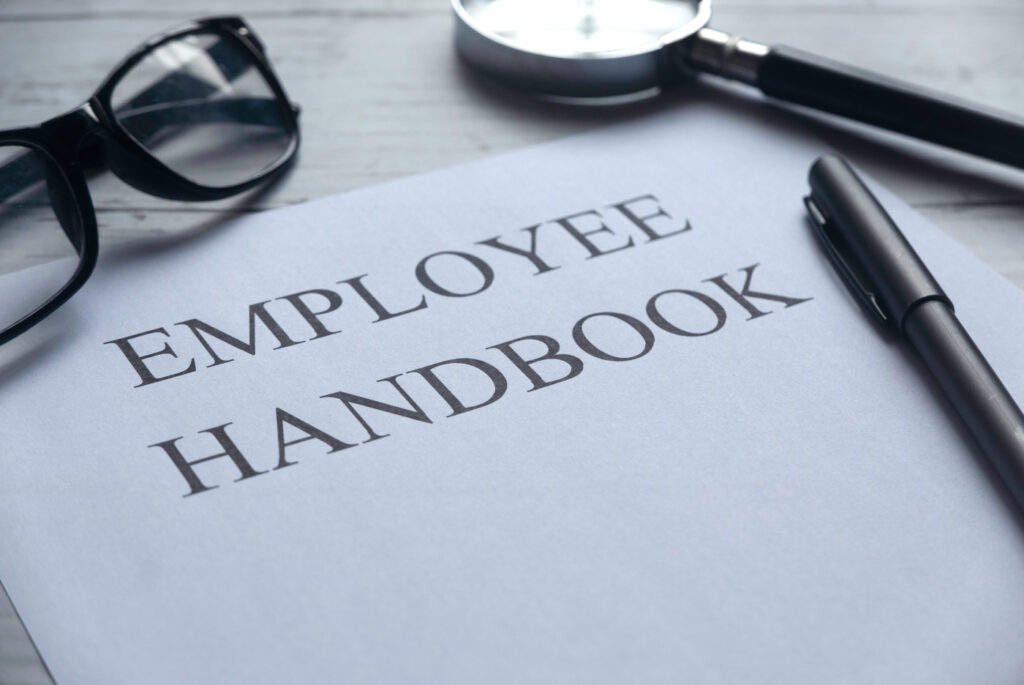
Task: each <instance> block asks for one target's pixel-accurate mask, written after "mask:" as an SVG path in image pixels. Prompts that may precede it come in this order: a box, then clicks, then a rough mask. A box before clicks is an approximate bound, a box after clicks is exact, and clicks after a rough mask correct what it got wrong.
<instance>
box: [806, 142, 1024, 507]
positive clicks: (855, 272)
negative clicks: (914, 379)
mask: <svg viewBox="0 0 1024 685" xmlns="http://www.w3.org/2000/svg"><path fill="white" fill-rule="evenodd" d="M810 184H811V194H810V195H809V196H808V197H806V198H804V204H806V205H807V211H808V212H810V215H811V221H812V223H813V224H814V226H815V227H816V229H817V233H818V236H819V237H820V238H821V241H822V244H823V245H824V247H825V251H826V252H827V253H828V256H829V258H830V259H831V261H832V264H833V266H835V268H836V270H837V271H838V272H839V274H840V275H841V276H842V277H843V279H844V280H845V281H846V284H847V285H848V286H849V288H850V290H851V291H852V292H853V293H854V295H856V297H857V298H858V299H859V300H860V301H861V303H862V304H863V305H864V306H865V308H867V310H868V311H869V312H870V313H871V314H872V315H874V316H875V317H876V318H878V319H879V320H880V321H881V322H882V324H883V325H884V326H888V327H889V328H891V329H892V330H894V331H895V332H896V333H898V334H899V335H900V336H901V337H903V338H905V339H906V340H907V341H909V342H910V344H911V345H912V346H913V347H914V349H915V350H916V351H917V353H918V355H919V356H920V357H921V360H922V361H923V362H924V363H925V365H926V366H927V367H928V369H929V370H930V371H931V373H932V375H933V376H934V377H935V379H936V380H937V381H938V383H939V385H940V386H941V387H942V390H943V392H944V393H945V394H946V397H948V398H949V401H950V402H951V403H952V404H953V406H954V407H955V408H956V410H957V412H958V413H959V414H960V417H961V418H963V420H964V423H965V424H966V425H967V428H968V430H970V432H971V434H972V435H973V436H974V438H975V440H977V441H978V444H979V445H980V446H981V448H982V450H983V451H984V453H985V455H986V456H987V457H988V459H989V461H990V462H991V463H992V465H993V466H995V468H996V470H997V471H998V472H999V475H1000V476H1001V477H1002V479H1003V482H1004V483H1005V484H1006V486H1007V488H1009V490H1010V493H1011V494H1012V495H1013V498H1014V500H1016V502H1017V505H1018V506H1019V507H1020V508H1021V509H1022V510H1024V415H1022V414H1021V411H1020V408H1019V407H1018V406H1017V404H1016V403H1015V402H1014V401H1013V398H1012V397H1010V393H1009V392H1007V390H1006V388H1005V387H1004V386H1003V384H1002V382H1001V381H1000V380H999V378H998V376H996V374H995V372H994V371H993V370H992V367H990V366H989V364H988V362H987V361H985V357H984V356H982V354H981V352H980V351H979V350H978V348H977V346H975V344H974V341H973V340H971V337H970V336H969V335H968V334H967V331H965V330H964V327H963V326H962V325H961V324H960V321H959V320H958V319H957V318H956V314H954V312H953V303H952V302H950V300H949V298H948V297H947V296H946V293H944V292H943V291H942V288H941V287H939V284H938V283H937V282H936V281H935V278H934V277H933V276H932V275H931V273H930V272H929V271H928V268H927V267H926V266H925V265H924V263H922V262H921V258H920V257H918V256H917V253H916V252H914V248H912V247H911V246H910V243H908V242H907V239H906V238H905V237H904V236H903V234H902V233H901V232H900V230H899V228H897V226H896V224H895V223H894V222H893V220H892V218H890V217H889V215H888V214H887V213H886V211H885V209H883V208H882V206H881V205H880V204H879V203H878V200H876V199H875V197H874V196H873V195H872V194H871V191H869V190H868V189H867V187H865V185H864V184H863V183H862V182H861V180H860V179H859V178H858V177H857V175H856V174H855V173H854V171H853V169H851V168H850V167H849V165H847V164H846V162H845V161H843V160H842V159H840V158H839V157H836V156H833V155H828V156H825V157H821V158H819V159H818V161H817V162H815V163H814V166H812V167H811V172H810Z"/></svg>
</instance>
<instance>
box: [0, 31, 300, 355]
mask: <svg viewBox="0 0 1024 685" xmlns="http://www.w3.org/2000/svg"><path fill="white" fill-rule="evenodd" d="M298 113H299V110H298V107H296V106H295V105H293V104H291V103H290V102H289V101H288V98H287V96H286V95H285V92H284V89H283V88H282V87H281V84H280V82H279V81H278V80H277V77H276V76H275V75H274V72H273V70H272V69H271V67H270V63H269V62H268V61H267V58H266V55H265V54H264V49H263V45H262V44H261V43H260V41H259V39H258V38H257V37H256V35H255V34H254V33H253V32H252V30H251V29H250V28H249V27H248V26H247V25H246V23H245V22H244V21H243V20H242V19H241V18H240V17H212V18H209V19H203V20H199V21H195V22H192V23H189V24H188V25H186V26H184V27H181V28H179V29H176V30H173V31H170V32H167V33H164V34H161V35H158V36H155V37H153V38H151V39H150V40H148V41H146V42H145V43H144V44H143V45H142V46H140V47H139V48H137V49H136V50H135V51H134V52H132V53H131V54H130V55H128V57H127V58H126V59H125V60H124V61H123V62H122V63H121V64H120V65H119V66H118V67H117V68H116V69H114V71H113V72H112V73H111V74H110V76H108V77H107V79H106V80H105V81H104V82H103V84H102V85H101V86H100V87H99V89H98V90H97V91H96V92H95V94H93V96H92V97H91V98H90V99H89V100H88V101H87V102H86V103H84V104H82V105H81V106H80V107H78V108H76V109H74V110H72V111H70V112H68V113H66V114H63V115H61V116H59V117H56V118H54V119H50V120H48V121H45V122H43V123H42V124H39V125H38V126H33V127H29V128H19V129H11V130H8V131H0V254H2V253H3V252H5V251H7V250H18V249H19V248H21V246H26V247H29V248H30V249H31V251H32V252H33V253H41V254H45V255H46V257H47V258H48V259H52V261H48V262H47V263H46V264H43V265H41V266H39V267H37V268H36V269H33V270H31V271H28V272H25V273H24V274H22V275H21V276H22V277H19V279H18V284H19V288H18V291H17V292H4V293H3V295H2V296H0V344H2V343H4V342H7V341H8V340H11V339H12V338H14V337H15V336H17V335H20V334H21V333H24V332H25V331H26V330H28V329H29V328H31V327H32V326H34V325H35V324H37V323H39V322H40V321H42V320H43V319H44V318H45V317H46V316H48V315H49V314H51V313H52V312H53V311H54V310H56V309H57V308H58V307H60V305H62V304H63V303H64V302H66V301H67V300H68V298H69V297H71V296H72V295H73V294H74V293H75V292H76V291H77V290H78V289H79V288H80V287H82V284H83V283H85V281H86V279H87V278H88V277H89V274H90V273H92V270H93V267H94V266H95V265H96V255H97V243H98V237H97V230H96V213H95V210H94V209H93V205H92V200H91V199H90V197H89V191H88V188H87V187H86V182H85V175H84V170H91V169H93V168H98V167H102V166H106V167H107V168H109V169H110V170H111V171H113V172H114V174H115V175H117V176H118V177H119V178H120V179H121V180H123V181H124V182H125V183H128V184H129V185H131V186H133V187H135V188H138V189H139V190H141V191H143V192H146V193H149V194H151V195H155V196H158V197H163V198H168V199H171V200H185V201H198V200H217V199H221V198H225V197H228V196H230V195H235V194H237V193H241V192H243V191H245V190H248V189H250V188H252V187H254V186H256V185H258V184H259V183H261V182H263V181H265V180H267V179H268V178H269V177H270V176H272V175H274V174H276V173H278V172H280V171H281V170H282V169H284V168H285V167H286V166H287V165H288V163H289V162H290V161H291V160H292V159H293V158H294V157H295V152H296V150H297V149H298V146H299V131H298ZM65 256H66V257H67V259H60V258H59V257H65ZM8 290H9V289H8Z"/></svg>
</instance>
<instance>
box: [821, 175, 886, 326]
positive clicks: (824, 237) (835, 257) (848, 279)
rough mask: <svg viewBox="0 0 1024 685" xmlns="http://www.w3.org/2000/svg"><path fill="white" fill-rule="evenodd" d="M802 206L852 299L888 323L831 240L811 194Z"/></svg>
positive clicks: (825, 217) (862, 280) (828, 223)
mask: <svg viewBox="0 0 1024 685" xmlns="http://www.w3.org/2000/svg"><path fill="white" fill-rule="evenodd" d="M804 205H805V206H806V207H807V213H808V214H809V215H810V217H811V223H812V224H813V225H814V228H815V230H816V232H817V234H818V237H819V238H820V239H821V244H822V245H823V246H824V247H825V254H827V255H828V258H829V260H830V261H831V262H832V265H833V266H834V267H835V270H836V271H837V272H838V273H839V275H840V276H841V277H842V279H843V281H844V282H845V283H846V287H847V288H849V289H850V292H852V293H853V295H854V297H856V298H857V299H858V300H860V303H861V304H862V305H863V306H864V308H865V309H867V310H868V311H869V312H870V313H871V314H873V315H874V316H875V317H877V318H878V320H879V321H880V322H881V323H883V324H886V323H888V321H889V317H888V316H886V314H885V312H884V311H883V310H882V307H881V306H880V305H879V304H878V298H877V297H875V293H874V292H872V291H871V290H870V289H869V288H868V287H867V286H866V285H865V283H866V282H867V281H866V279H865V278H863V277H861V276H858V275H857V272H856V270H855V269H854V268H853V267H852V266H851V265H850V260H848V259H846V258H845V257H844V256H843V252H842V250H841V249H840V247H839V246H838V245H837V244H836V241H835V240H834V239H833V237H832V230H831V226H832V223H831V221H830V220H829V217H828V215H827V214H826V213H825V211H824V210H823V209H822V208H821V205H820V204H818V202H817V201H816V200H815V199H814V196H813V194H811V195H808V196H806V197H805V198H804Z"/></svg>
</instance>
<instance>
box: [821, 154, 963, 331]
mask: <svg viewBox="0 0 1024 685" xmlns="http://www.w3.org/2000/svg"><path fill="white" fill-rule="evenodd" d="M810 184H811V197H812V198H813V200H814V202H815V204H816V205H817V206H818V207H819V209H820V210H821V211H822V212H823V214H824V215H825V216H824V219H825V228H824V231H823V235H824V236H825V237H826V239H827V240H830V241H831V243H832V245H831V247H832V248H833V250H834V251H835V252H836V253H837V254H838V255H839V256H840V257H841V258H842V260H843V261H844V262H845V263H846V266H847V267H848V268H849V269H851V270H854V271H855V272H856V274H857V276H858V280H859V281H860V282H861V284H862V287H864V288H865V289H866V290H867V291H868V292H867V293H866V294H867V296H868V297H869V298H870V299H873V300H874V301H875V302H877V304H878V305H879V306H880V307H881V309H882V312H883V313H884V314H885V316H886V318H887V319H888V320H889V321H890V322H892V323H893V324H894V325H896V326H898V327H899V331H900V333H902V332H903V324H904V321H905V319H906V315H907V313H908V312H910V311H911V310H912V309H913V308H914V307H915V306H916V305H918V304H920V303H921V302H923V301H926V300H941V301H942V302H945V303H946V304H947V305H948V306H949V307H950V308H952V306H953V305H952V303H951V302H950V301H949V298H948V297H947V296H946V293H944V292H943V291H942V288H941V287H939V284H938V283H937V282H936V281H935V278H934V277H933V276H932V274H931V272H930V271H928V268H927V267H926V266H925V265H924V263H923V262H922V261H921V258H920V257H918V255H917V253H916V252H915V251H914V248H913V247H911V246H910V243H909V242H907V239H906V238H905V237H904V236H903V233H902V232H900V229H899V228H898V227H897V226H896V223H895V222H894V221H893V220H892V218H891V217H890V216H889V214H888V213H887V212H886V211H885V209H884V208H883V207H882V205H881V204H879V202H878V200H877V199H875V196H874V195H872V193H871V191H870V190H868V188H867V186H865V185H864V183H863V182H862V181H861V180H860V178H859V177H858V176H857V174H856V173H855V172H854V171H853V169H851V168H850V166H849V165H848V164H847V163H846V162H845V161H844V160H843V159H841V158H840V157H837V156H835V155H825V156H823V157H821V158H819V159H818V161H816V162H815V163H814V165H813V166H812V167H811V172H810Z"/></svg>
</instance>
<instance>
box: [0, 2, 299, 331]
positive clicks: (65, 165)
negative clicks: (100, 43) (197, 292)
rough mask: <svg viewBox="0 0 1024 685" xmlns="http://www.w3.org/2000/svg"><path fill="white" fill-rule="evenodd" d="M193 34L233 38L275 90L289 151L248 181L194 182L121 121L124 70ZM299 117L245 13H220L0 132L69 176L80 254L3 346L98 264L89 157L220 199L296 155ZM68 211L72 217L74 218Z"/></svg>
mask: <svg viewBox="0 0 1024 685" xmlns="http://www.w3.org/2000/svg"><path fill="white" fill-rule="evenodd" d="M193 34H214V35H216V36H219V37H220V38H222V39H226V40H229V41H231V42H232V43H233V44H234V45H235V46H236V47H240V48H241V49H242V50H243V51H244V54H246V55H247V56H248V57H249V58H251V60H252V62H251V66H254V67H256V69H257V70H258V71H259V73H260V74H261V75H262V77H263V79H264V80H265V81H266V83H267V85H268V86H269V87H270V89H271V91H272V93H273V95H274V98H275V102H276V104H277V106H278V109H279V114H280V115H281V121H282V122H283V124H284V126H285V127H286V129H285V133H286V134H288V135H289V137H290V142H289V146H288V149H287V150H286V151H285V152H284V153H283V154H282V155H281V157H280V158H279V159H278V160H277V161H276V162H274V163H273V164H271V165H270V166H268V167H267V168H265V169H263V170H261V171H260V172H259V173H258V174H256V175H255V176H253V177H252V178H250V179H248V180H246V181H243V182H242V183H237V184H233V185H228V186H208V185H202V184H199V183H195V182H194V181H191V180H189V179H188V178H186V177H184V176H182V175H181V174H179V173H177V172H176V171H174V170H172V169H171V168H170V167H168V166H167V165H166V164H164V163H163V162H161V161H160V160H159V159H157V158H156V157H155V156H154V155H153V154H152V153H151V152H149V151H148V150H147V149H146V148H145V147H144V146H143V145H142V144H141V143H140V142H138V141H137V140H135V138H134V137H132V135H131V134H129V133H128V131H127V130H126V129H125V128H124V126H123V125H122V124H121V123H120V122H119V121H118V117H117V114H116V112H115V110H114V106H113V103H112V95H113V92H114V89H115V88H116V87H117V85H118V83H120V81H121V79H122V78H123V77H124V75H125V74H127V73H128V72H129V71H130V70H131V69H132V68H133V67H135V66H136V65H137V64H138V63H139V62H141V61H142V60H143V59H145V58H146V57H147V56H148V55H149V54H150V53H152V52H153V51H154V50H156V49H157V48H159V47H161V46H162V45H165V44H166V43H169V42H171V41H175V40H179V39H181V38H183V37H185V36H189V35H193ZM298 116H299V107H298V106H297V105H295V104H293V103H291V101H290V100H289V99H288V96H287V94H286V93H285V91H284V88H283V87H282V85H281V82H280V80H278V78H277V75H276V74H275V73H274V70H273V69H272V68H271V66H270V62H269V60H268V59H267V56H266V53H265V50H264V47H263V44H262V43H261V42H260V40H259V39H258V38H257V37H256V34H255V33H254V32H253V31H252V29H251V28H250V27H249V26H248V24H247V23H246V22H245V20H244V19H242V18H241V17H239V16H217V17H207V18H204V19H197V20H195V21H191V22H189V23H187V24H184V25H182V26H179V27H177V28H175V29H171V30H170V31H166V32H164V33H160V34H157V35H155V36H153V37H151V38H150V39H148V40H147V41H145V42H144V43H142V44H141V45H140V46H138V47H137V48H135V50H133V51H132V52H131V53H129V55H128V56H127V57H125V58H124V59H123V60H122V61H121V63H120V64H118V65H117V66H116V67H115V68H114V70H113V71H111V72H110V74H109V75H108V76H107V77H106V79H104V81H103V83H102V84H101V85H100V87H99V88H98V89H97V90H96V91H95V92H94V93H93V95H92V97H90V98H89V99H88V100H87V101H86V102H84V103H82V104H81V105H79V106H78V107H76V108H75V109H73V110H71V111H69V112H66V113H64V114H62V115H60V116H57V117H54V118H52V119H48V120H47V121H44V122H43V123H41V124H38V125H36V126H30V127H25V128H15V129H8V130H5V131H0V146H11V145H20V146H22V147H26V148H29V149H31V150H33V151H35V152H37V153H38V154H40V155H42V156H44V157H45V158H46V159H47V160H49V161H50V162H52V163H53V169H54V170H56V171H59V173H60V178H59V179H58V180H60V181H63V185H64V190H66V191H67V192H68V193H69V196H70V198H71V199H72V200H73V202H72V203H71V206H70V207H60V208H58V207H56V206H55V207H54V211H55V212H64V213H65V215H64V216H59V218H60V220H61V224H62V225H63V227H64V229H65V231H67V232H68V237H69V239H70V240H71V242H72V244H73V245H74V246H75V248H76V251H77V252H78V255H79V263H78V266H77V268H76V269H75V272H74V274H73V275H72V277H71V279H70V280H69V281H68V282H67V284H66V285H64V287H63V288H62V289H61V290H60V291H58V292H57V293H55V294H54V295H53V296H51V297H50V298H49V299H48V300H46V301H45V302H44V303H42V304H41V305H40V306H39V307H38V308H37V309H35V310H34V311H32V312H31V313H29V314H27V315H26V316H24V317H22V318H21V319H19V320H18V321H16V322H15V323H13V324H12V325H11V326H9V327H8V328H6V329H4V330H0V345H2V344H3V343H5V342H8V341H9V340H12V339H14V338H15V337H17V336H19V335H21V334H22V333H24V332H25V331H27V330H28V329H30V328H32V327H33V326H35V325H36V324H38V323H39V322H40V321H42V320H43V319H45V318H46V317H47V316H49V315H50V314H52V313H53V312H54V311H55V310H56V309H57V308H59V307H60V306H61V305H62V304H64V303H65V302H67V301H68V299H69V298H70V297H71V296H72V295H74V294H75V293H76V292H77V291H78V290H79V289H80V288H81V287H82V285H83V284H84V283H85V281H86V280H88V278H89V276H90V275H91V274H92V271H93V269H94V268H95V266H96V258H97V254H98V250H99V235H98V230H97V225H96V211H95V208H94V206H93V203H92V198H91V196H90V194H89V189H88V185H87V183H86V178H85V172H84V169H83V166H84V165H83V161H84V162H92V163H95V162H98V161H100V160H102V162H103V163H104V165H105V166H106V167H107V168H109V169H110V171H112V172H113V173H114V175H116V176H117V177H118V178H120V179H121V180H122V181H124V182H125V183H127V184H128V185H130V186H132V187H134V188H137V189H138V190H141V191H143V192H145V193H148V194H150V195H154V196H156V197H162V198H166V199H169V200H183V201H204V200H220V199H223V198H226V197H230V196H232V195H237V194H238V193H242V192H245V191H246V190H249V189H251V188H254V187H256V186H257V185H259V184H261V183H263V182H264V181H266V180H267V179H268V178H269V177H271V176H273V175H274V174H277V173H279V172H280V171H282V170H283V169H284V168H285V167H287V166H288V165H289V164H290V163H291V162H292V161H293V160H294V159H295V153H296V152H297V150H298V148H299V126H298ZM93 143H97V144H98V147H94V146H93ZM97 153H98V154H97ZM100 155H101V156H100ZM51 182H53V181H52V180H51ZM68 212H73V214H70V215H68V214H67V213H68Z"/></svg>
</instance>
